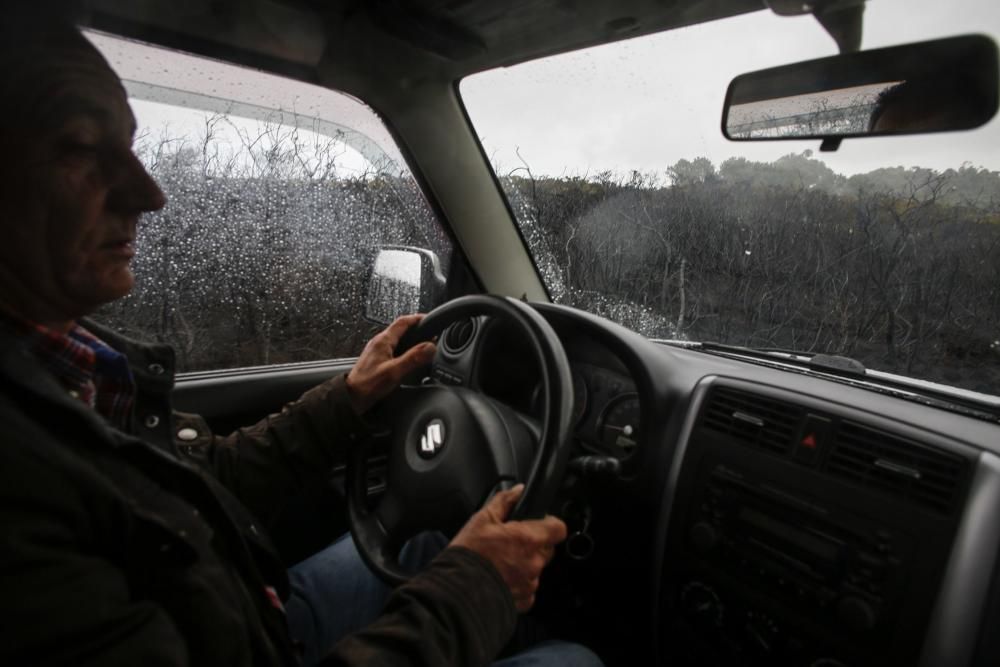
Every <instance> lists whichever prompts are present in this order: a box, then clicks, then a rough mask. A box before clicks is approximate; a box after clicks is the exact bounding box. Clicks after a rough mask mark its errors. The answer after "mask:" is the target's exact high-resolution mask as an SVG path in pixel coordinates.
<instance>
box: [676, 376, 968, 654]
mask: <svg viewBox="0 0 1000 667" xmlns="http://www.w3.org/2000/svg"><path fill="white" fill-rule="evenodd" d="M702 397H703V400H702V401H701V403H700V406H699V410H698V415H697V417H696V418H695V421H694V423H693V424H692V428H691V429H690V432H689V433H688V438H687V442H686V447H685V454H684V458H683V460H682V462H681V463H680V464H679V465H681V466H682V469H681V470H680V471H679V474H677V475H676V477H675V478H676V479H677V480H678V482H677V485H676V487H675V488H673V489H672V493H671V495H670V497H669V499H668V502H669V504H670V506H669V522H668V523H667V529H666V530H667V532H666V535H665V539H664V542H663V545H664V548H663V571H662V580H661V586H660V589H659V595H658V600H659V610H658V616H657V618H658V619H659V621H658V622H659V624H660V627H659V629H658V637H659V641H658V644H659V645H658V651H659V655H660V662H661V664H665V665H713V666H714V665H718V666H725V665H734V666H741V665H769V666H774V665H799V666H807V665H809V666H815V667H821V666H824V667H834V666H836V665H849V666H861V665H906V664H914V663H915V662H916V661H917V659H918V654H919V651H920V648H921V642H920V641H919V638H920V637H921V636H922V633H923V632H924V630H925V629H926V627H927V624H928V620H929V616H930V612H931V609H932V607H933V604H934V599H935V595H936V592H937V591H938V588H939V585H940V582H941V579H942V576H943V572H944V567H945V564H946V562H947V558H948V554H949V550H950V544H951V541H952V537H953V535H954V532H955V529H956V526H957V523H958V519H959V517H960V514H961V506H962V500H963V498H964V495H965V493H966V489H967V486H968V480H969V472H970V469H971V467H972V463H971V460H970V458H969V456H968V454H967V453H964V452H962V451H960V450H959V449H957V448H955V447H954V446H949V445H948V443H938V442H932V441H931V440H930V439H929V438H927V437H926V436H924V437H922V438H916V437H911V436H910V435H909V434H906V433H901V432H900V431H899V430H891V429H888V428H885V425H884V424H878V423H873V420H872V419H870V418H868V419H866V418H865V416H864V415H860V414H855V413H853V412H851V411H846V410H838V411H834V410H831V409H830V407H829V406H828V405H825V404H823V403H821V402H818V401H816V402H814V401H811V400H809V399H806V398H803V397H800V396H788V395H785V394H784V392H782V391H781V390H778V389H770V388H765V387H756V386H754V387H750V386H748V385H741V384H740V383H736V382H732V383H724V382H719V381H716V382H715V383H713V384H712V386H711V387H710V388H709V389H707V390H706V391H704V392H703V394H702Z"/></svg>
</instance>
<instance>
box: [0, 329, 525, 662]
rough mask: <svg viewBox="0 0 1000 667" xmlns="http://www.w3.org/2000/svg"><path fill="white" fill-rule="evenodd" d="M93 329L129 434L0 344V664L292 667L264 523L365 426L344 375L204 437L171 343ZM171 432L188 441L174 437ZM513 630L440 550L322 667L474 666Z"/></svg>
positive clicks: (464, 559)
mask: <svg viewBox="0 0 1000 667" xmlns="http://www.w3.org/2000/svg"><path fill="white" fill-rule="evenodd" d="M87 326H88V328H90V329H92V330H94V332H95V333H96V334H97V335H98V336H100V337H101V338H103V339H104V340H105V341H106V342H108V343H109V344H111V345H112V346H114V347H116V348H117V349H119V350H121V351H122V352H124V353H125V354H126V355H127V356H128V357H129V359H130V362H131V364H132V368H133V373H134V375H135V378H136V383H137V386H138V395H137V397H136V402H135V410H134V419H133V421H134V428H132V429H131V432H130V433H123V432H121V431H118V430H116V429H114V428H112V427H110V426H109V425H108V424H107V423H106V422H105V421H104V420H103V419H102V418H101V417H100V416H99V415H98V414H97V413H95V412H94V411H92V410H90V409H89V408H87V407H86V406H85V405H83V404H81V403H80V402H79V401H78V400H76V399H74V398H72V397H70V396H69V395H68V394H67V393H66V392H65V391H64V390H63V389H62V387H61V386H60V385H59V384H58V383H57V382H56V380H55V379H54V378H53V377H51V376H50V375H49V374H48V373H47V372H46V371H45V370H44V369H43V368H42V367H41V366H40V365H39V364H38V363H37V362H36V361H35V359H34V358H33V357H32V356H31V355H30V354H29V353H28V352H26V351H25V350H24V349H23V347H22V346H21V345H20V344H19V342H18V341H17V340H14V339H12V338H10V337H9V336H5V335H0V428H2V429H3V436H2V439H0V664H2V665H137V666H140V667H154V666H156V665H188V664H192V665H213V667H214V666H221V665H227V666H229V665H292V664H295V662H296V660H295V655H296V652H295V649H294V643H293V641H292V639H291V638H290V637H289V635H288V630H287V626H286V623H285V617H284V614H283V612H282V611H281V610H280V609H279V608H278V607H277V606H276V605H274V604H273V603H272V602H271V601H270V600H269V598H268V595H267V594H266V593H265V590H266V587H268V586H271V587H273V588H274V589H275V590H276V591H277V592H278V594H279V595H280V596H281V597H282V598H285V597H286V596H287V593H288V584H287V578H286V574H285V571H284V569H283V568H282V566H281V563H280V562H279V560H278V558H277V556H276V554H275V552H274V549H273V548H272V545H271V544H270V543H269V540H268V538H267V536H266V534H265V531H264V530H263V528H262V525H263V524H265V523H266V522H267V521H268V520H269V519H270V516H271V512H273V511H274V508H275V507H278V506H280V505H281V501H282V499H283V498H285V497H287V496H288V495H289V494H291V493H293V492H294V491H295V490H296V489H299V488H302V486H303V485H305V484H311V483H318V482H320V481H321V480H322V478H324V477H326V476H327V475H328V473H329V470H330V468H331V466H333V465H334V464H336V463H338V462H339V461H340V460H342V458H343V448H344V447H345V446H346V443H349V442H350V438H351V433H352V432H354V430H355V429H356V428H357V427H358V426H359V423H358V421H357V419H356V417H355V416H354V415H353V413H352V411H351V409H350V407H349V403H348V400H347V395H346V388H345V385H344V381H343V378H342V377H338V378H334V379H332V380H330V381H328V382H326V383H324V384H323V385H320V386H319V387H317V388H315V389H313V390H311V391H309V392H307V393H306V394H305V395H304V396H303V397H302V398H301V399H300V400H299V401H296V402H295V403H292V404H289V405H288V406H286V407H285V408H284V410H283V411H282V412H281V413H279V414H276V415H272V416H270V417H268V418H266V419H265V420H263V421H261V422H260V423H258V424H256V425H254V426H252V427H249V428H247V429H242V430H240V431H237V432H236V433H234V434H232V435H230V436H228V437H225V438H222V437H216V436H213V435H211V434H210V433H208V431H207V429H206V427H205V425H204V422H203V421H201V420H199V419H197V418H193V417H183V416H180V417H179V416H177V415H174V414H173V413H172V412H171V409H170V403H169V396H170V391H171V390H172V388H173V368H174V355H173V352H172V350H171V349H170V348H168V347H166V346H145V345H139V344H136V343H132V342H129V341H127V340H124V339H121V338H119V337H118V336H116V335H114V334H112V333H111V332H108V331H105V330H102V329H100V328H99V327H96V326H92V325H90V324H88V325H87ZM178 420H182V421H178ZM181 426H193V427H194V428H196V429H197V430H198V431H199V437H198V438H197V439H196V440H194V441H185V442H175V439H174V434H175V433H176V431H177V429H178V428H180V427H181ZM515 620H516V612H515V610H514V606H513V602H512V599H511V597H510V594H509V592H508V591H507V589H506V587H505V586H504V584H503V581H502V580H501V579H500V577H499V574H498V573H497V572H496V570H495V569H494V568H493V567H492V566H491V565H490V564H488V563H487V562H486V561H484V560H483V559H481V558H480V557H478V556H476V555H475V554H473V553H472V552H469V551H466V550H462V549H447V550H445V551H444V552H443V553H442V554H441V555H440V556H439V557H438V558H437V559H436V560H435V561H434V562H433V563H432V564H431V566H430V567H429V568H428V569H427V570H426V571H425V572H424V573H422V574H421V575H420V576H417V577H415V578H414V579H412V580H411V581H410V582H409V583H408V584H406V585H404V586H402V587H400V588H399V589H397V591H396V592H395V593H394V594H393V596H392V598H391V599H390V601H389V603H388V605H387V613H386V614H385V615H384V616H383V617H382V618H381V619H379V621H377V622H376V623H375V624H373V625H372V626H371V627H369V628H368V629H366V630H365V631H363V632H361V633H358V634H357V635H354V636H352V637H349V638H347V639H346V640H344V641H342V642H341V643H340V644H338V645H337V646H336V647H335V648H334V650H333V652H332V653H331V654H330V655H329V656H328V658H327V659H326V661H325V663H324V664H330V665H341V664H345V665H346V664H352V665H353V664H357V665H361V664H365V665H375V664H393V665H396V664H399V665H403V664H415V665H416V664H420V665H449V664H451V665H480V664H486V663H488V662H489V661H490V660H491V659H492V657H493V656H494V655H496V653H497V652H498V651H499V650H500V648H501V647H502V645H503V643H504V641H505V640H506V639H507V637H508V636H509V635H510V633H511V631H512V629H513V626H514V623H515Z"/></svg>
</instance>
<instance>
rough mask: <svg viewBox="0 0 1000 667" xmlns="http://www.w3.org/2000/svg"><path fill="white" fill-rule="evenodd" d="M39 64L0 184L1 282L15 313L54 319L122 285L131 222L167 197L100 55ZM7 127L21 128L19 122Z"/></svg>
mask: <svg viewBox="0 0 1000 667" xmlns="http://www.w3.org/2000/svg"><path fill="white" fill-rule="evenodd" d="M50 59H51V62H46V63H44V65H43V66H42V67H40V68H39V72H41V74H40V78H41V81H40V82H39V83H38V84H37V85H35V86H32V87H31V91H30V92H29V93H28V94H27V95H26V99H24V100H17V101H14V103H22V102H23V103H24V104H26V105H29V106H28V107H27V109H28V112H29V117H31V118H34V119H35V120H36V121H37V122H32V123H31V124H32V125H37V128H38V129H37V131H36V132H25V135H26V136H24V137H23V138H15V139H14V140H13V145H14V146H16V147H17V150H16V151H15V152H16V153H17V154H16V155H4V156H2V159H3V160H4V161H6V165H5V166H4V168H3V172H4V173H3V183H2V184H0V192H2V197H0V231H2V236H0V283H2V284H3V286H4V288H5V291H8V292H9V296H7V297H4V296H0V299H13V300H14V301H16V303H13V304H10V303H8V304H7V306H8V308H11V307H12V308H14V309H15V311H18V312H19V314H21V315H22V316H27V317H29V318H30V319H34V320H37V321H42V322H61V321H67V320H72V319H75V318H77V317H80V316H82V315H85V314H87V313H89V312H91V311H92V310H94V309H95V308H97V307H98V306H100V305H102V304H104V303H107V302H109V301H113V300H115V299H118V298H120V297H122V296H125V295H126V294H128V292H129V290H131V289H132V285H133V283H134V276H133V274H132V270H131V267H130V263H131V260H132V257H133V256H134V254H135V237H136V224H137V221H138V218H139V215H140V214H141V213H143V212H145V211H151V210H156V209H159V208H161V207H162V206H163V205H164V203H165V199H164V196H163V193H162V192H161V191H160V189H159V187H157V185H156V183H155V182H154V181H153V180H152V178H151V177H150V176H149V174H148V173H147V172H146V170H145V169H144V168H143V166H142V164H141V163H140V162H139V161H138V159H137V158H136V157H135V155H134V154H133V153H132V148H131V146H132V137H133V134H134V131H135V121H134V118H133V116H132V112H131V110H130V109H129V106H128V102H127V100H126V97H125V92H124V90H123V89H122V86H121V84H120V82H119V80H118V78H117V76H115V74H114V73H113V72H112V71H111V70H110V68H109V67H108V66H107V64H106V63H105V62H104V60H103V59H102V58H101V57H100V56H99V55H98V54H97V53H96V51H93V49H88V48H86V46H85V45H83V46H79V47H74V48H73V49H70V50H67V49H63V50H62V53H57V54H55V55H52V56H50ZM4 131H13V132H18V131H19V128H10V127H8V128H6V129H5V130H4Z"/></svg>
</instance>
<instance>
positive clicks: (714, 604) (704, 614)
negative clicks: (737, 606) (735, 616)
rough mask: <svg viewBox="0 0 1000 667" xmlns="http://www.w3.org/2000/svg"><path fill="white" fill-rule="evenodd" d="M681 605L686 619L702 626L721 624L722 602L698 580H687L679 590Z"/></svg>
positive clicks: (708, 626) (717, 625)
mask: <svg viewBox="0 0 1000 667" xmlns="http://www.w3.org/2000/svg"><path fill="white" fill-rule="evenodd" d="M681 607H682V609H683V610H684V614H685V615H686V616H687V617H688V619H689V620H691V621H692V622H694V623H695V624H696V625H698V626H700V627H702V628H710V627H719V626H721V625H722V602H721V601H720V600H719V596H718V595H716V594H715V591H714V590H712V588H711V587H710V586H707V585H705V584H703V583H701V582H700V581H692V582H689V583H688V584H687V585H686V586H685V587H684V589H683V590H682V591H681Z"/></svg>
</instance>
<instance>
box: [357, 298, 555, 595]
mask: <svg viewBox="0 0 1000 667" xmlns="http://www.w3.org/2000/svg"><path fill="white" fill-rule="evenodd" d="M479 315H488V316H490V317H494V318H500V319H503V320H505V321H507V322H509V323H511V324H514V325H515V326H516V327H517V328H518V329H519V330H520V331H521V332H523V333H524V334H525V336H526V338H527V340H529V341H530V347H531V349H532V350H533V352H534V355H535V357H536V358H537V360H538V362H539V365H540V368H541V378H542V391H541V397H542V408H543V415H542V418H541V420H537V419H535V418H532V417H530V416H528V415H525V414H523V413H521V412H519V411H516V410H514V409H512V408H510V407H508V406H506V405H504V404H502V403H500V402H498V401H496V400H494V399H492V398H489V397H488V396H485V395H483V394H482V393H480V392H477V391H475V390H473V389H471V388H468V387H462V386H449V385H444V384H425V385H408V384H403V385H402V386H400V387H399V388H398V389H397V390H396V391H395V392H394V393H393V394H392V395H390V396H389V397H388V398H386V399H384V400H383V401H382V402H381V403H380V404H379V405H378V406H377V407H376V408H375V411H374V415H373V418H374V421H375V422H377V423H379V424H380V425H385V426H387V427H388V428H389V429H390V431H391V435H390V437H391V444H390V449H389V460H388V470H387V479H386V488H385V493H384V495H383V496H382V498H380V499H379V501H378V504H377V505H376V506H375V507H372V508H369V503H368V501H367V484H366V479H367V463H366V460H367V457H366V453H367V447H355V448H354V450H353V451H352V453H351V455H350V456H349V457H348V463H347V475H346V480H345V483H346V492H347V508H348V518H349V522H350V528H351V535H352V536H353V537H354V542H355V544H356V545H357V548H358V552H359V553H360V554H361V557H362V559H363V560H364V561H365V563H366V564H367V565H368V567H369V569H371V571H372V572H373V573H375V574H376V575H377V576H378V577H380V578H381V579H382V580H383V581H385V582H386V583H388V584H390V585H392V586H396V585H398V584H401V583H403V582H405V581H406V580H407V579H409V577H410V573H408V572H407V571H406V570H404V569H403V568H402V567H401V566H400V564H399V552H400V549H401V548H402V546H403V544H405V542H406V541H407V540H408V539H409V538H411V537H413V536H414V535H416V534H418V533H420V532H423V531H428V530H437V531H441V532H443V533H444V534H445V535H454V534H455V533H456V532H457V531H458V529H459V528H461V527H462V525H463V524H464V523H465V521H466V520H467V519H468V518H469V517H470V516H471V515H472V514H473V513H474V512H475V511H476V510H477V509H479V508H480V507H481V506H482V505H483V504H484V503H485V502H486V501H487V500H488V499H489V497H490V496H491V495H492V494H493V493H494V492H495V491H497V490H499V489H501V488H509V487H510V486H513V485H514V484H516V483H518V482H524V484H525V489H524V493H523V494H522V495H521V498H520V500H519V501H518V503H517V505H516V506H515V507H514V509H513V511H512V513H511V518H512V519H531V518H540V517H542V516H544V515H545V512H546V510H547V509H548V507H549V506H550V504H551V503H552V500H553V498H554V497H555V494H556V491H557V490H558V486H559V483H560V481H561V480H562V476H563V471H564V469H565V466H566V460H567V458H568V455H569V435H570V425H571V424H570V422H571V416H572V412H573V381H572V378H571V375H570V369H569V362H568V361H567V359H566V353H565V351H564V350H563V348H562V344H561V343H560V342H559V339H558V337H557V336H556V334H555V332H554V331H553V330H552V327H551V326H550V325H549V323H548V322H546V321H545V319H544V318H543V317H542V316H541V315H539V314H538V312H536V311H535V310H534V309H533V308H531V307H530V306H528V305H527V304H525V303H523V302H521V301H518V300H516V299H511V298H508V297H498V296H489V295H472V296H464V297H460V298H458V299H455V300H453V301H450V302H448V303H446V304H444V305H442V306H439V307H438V308H435V309H434V310H433V311H431V312H430V313H428V314H427V316H426V317H424V319H423V320H421V322H420V324H418V325H417V326H416V327H414V328H412V329H411V330H410V331H408V332H407V334H406V335H405V336H404V337H403V340H402V341H400V344H399V345H398V346H397V348H396V354H397V355H398V354H400V353H402V352H404V351H406V350H407V349H409V348H410V347H412V346H413V345H415V344H416V343H418V342H421V341H424V340H431V339H433V338H434V337H435V336H438V335H439V334H441V333H442V332H443V331H444V329H445V328H446V327H447V326H448V325H449V324H451V323H452V322H454V321H457V320H461V319H464V318H469V317H475V316H479Z"/></svg>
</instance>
